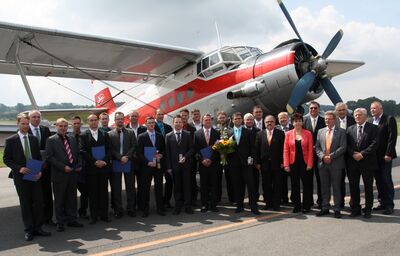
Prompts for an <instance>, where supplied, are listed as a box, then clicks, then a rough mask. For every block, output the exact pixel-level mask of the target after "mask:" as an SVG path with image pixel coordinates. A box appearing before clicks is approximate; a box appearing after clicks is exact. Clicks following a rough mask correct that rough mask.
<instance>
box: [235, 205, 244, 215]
mask: <svg viewBox="0 0 400 256" xmlns="http://www.w3.org/2000/svg"><path fill="white" fill-rule="evenodd" d="M243 210H244V209H243V206H238V207H236V210H235V213H239V212H243Z"/></svg>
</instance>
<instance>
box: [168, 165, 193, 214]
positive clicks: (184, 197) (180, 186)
mask: <svg viewBox="0 0 400 256" xmlns="http://www.w3.org/2000/svg"><path fill="white" fill-rule="evenodd" d="M172 177H173V180H174V199H175V208H178V209H179V208H181V207H182V206H185V207H190V205H191V203H192V192H193V191H192V183H191V177H192V173H191V170H190V169H189V168H185V167H184V166H182V165H180V166H179V168H177V169H173V170H172Z"/></svg>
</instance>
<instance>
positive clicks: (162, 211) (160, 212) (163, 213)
mask: <svg viewBox="0 0 400 256" xmlns="http://www.w3.org/2000/svg"><path fill="white" fill-rule="evenodd" d="M157 214H158V215H160V216H165V211H164V210H157Z"/></svg>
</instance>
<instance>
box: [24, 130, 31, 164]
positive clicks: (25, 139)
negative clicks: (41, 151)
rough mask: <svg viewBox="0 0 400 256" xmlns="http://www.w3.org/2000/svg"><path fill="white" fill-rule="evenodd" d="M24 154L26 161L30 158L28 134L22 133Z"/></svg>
mask: <svg viewBox="0 0 400 256" xmlns="http://www.w3.org/2000/svg"><path fill="white" fill-rule="evenodd" d="M24 155H25V158H26V161H29V160H31V159H32V154H31V148H30V147H29V142H28V136H26V135H24Z"/></svg>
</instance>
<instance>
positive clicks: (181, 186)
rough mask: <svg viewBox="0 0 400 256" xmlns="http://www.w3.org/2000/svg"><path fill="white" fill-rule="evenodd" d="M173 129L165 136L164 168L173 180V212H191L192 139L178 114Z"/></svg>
mask: <svg viewBox="0 0 400 256" xmlns="http://www.w3.org/2000/svg"><path fill="white" fill-rule="evenodd" d="M173 124H174V130H173V131H172V132H170V133H168V134H167V135H166V137H165V160H166V166H167V167H166V169H167V172H168V173H169V174H171V175H172V177H173V180H174V198H175V210H174V212H173V213H174V214H176V215H177V214H179V213H180V212H181V209H182V206H183V207H185V212H186V213H188V214H193V210H192V206H191V203H192V199H191V197H192V190H191V183H190V176H191V175H190V159H191V158H192V155H193V154H194V149H193V139H192V137H191V136H190V133H189V132H188V131H185V130H183V129H182V126H183V123H182V118H181V116H180V115H177V116H175V117H174V119H173Z"/></svg>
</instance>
